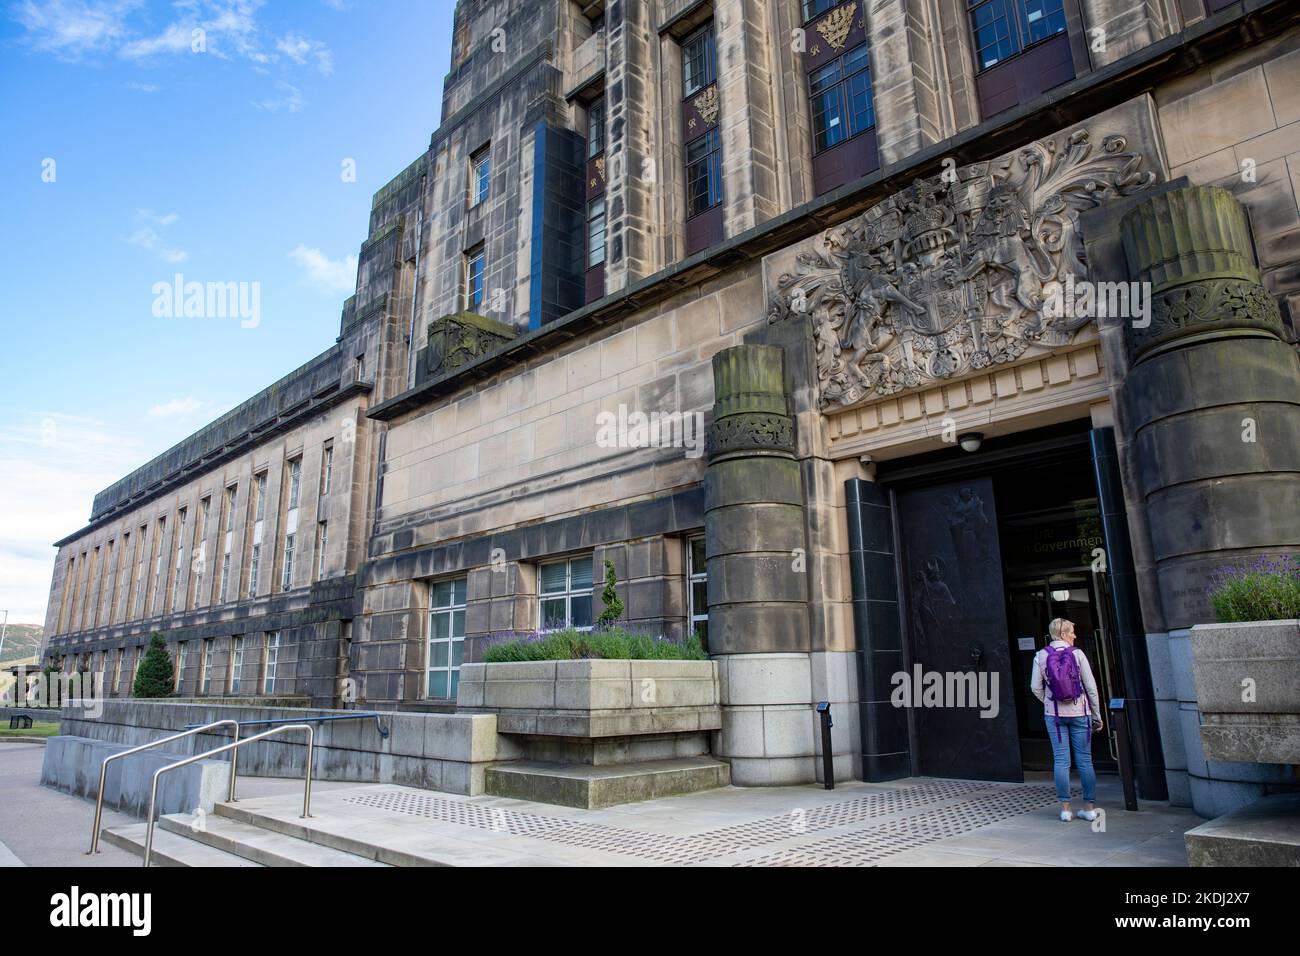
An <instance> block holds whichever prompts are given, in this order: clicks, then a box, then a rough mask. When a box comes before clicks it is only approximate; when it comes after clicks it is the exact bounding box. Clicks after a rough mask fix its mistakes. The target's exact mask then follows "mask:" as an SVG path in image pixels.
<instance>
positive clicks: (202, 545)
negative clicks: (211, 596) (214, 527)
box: [188, 495, 212, 607]
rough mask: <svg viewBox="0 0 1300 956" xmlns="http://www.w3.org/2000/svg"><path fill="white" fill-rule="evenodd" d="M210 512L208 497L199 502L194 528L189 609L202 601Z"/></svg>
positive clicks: (206, 565)
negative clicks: (197, 516) (196, 521)
mask: <svg viewBox="0 0 1300 956" xmlns="http://www.w3.org/2000/svg"><path fill="white" fill-rule="evenodd" d="M211 510H212V496H211V495H209V496H208V497H206V498H204V499H203V500H202V501H200V502H199V520H198V523H197V525H196V527H195V528H194V560H193V561H191V562H190V572H191V573H190V598H189V602H188V603H189V606H190V607H198V606H199V602H200V601H203V576H204V574H206V573H207V570H208V542H207V537H208V514H209V512H210V511H211ZM204 603H206V602H204Z"/></svg>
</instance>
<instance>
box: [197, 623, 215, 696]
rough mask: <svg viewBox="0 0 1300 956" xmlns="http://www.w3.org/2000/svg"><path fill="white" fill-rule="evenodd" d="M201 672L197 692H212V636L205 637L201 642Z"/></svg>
mask: <svg viewBox="0 0 1300 956" xmlns="http://www.w3.org/2000/svg"><path fill="white" fill-rule="evenodd" d="M202 654H203V662H202V674H203V678H202V680H201V682H200V684H199V693H200V694H203V695H204V696H207V695H208V694H209V693H211V692H212V638H210V637H209V638H205V639H204V641H203V644H202Z"/></svg>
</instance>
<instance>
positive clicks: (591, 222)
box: [587, 196, 606, 271]
mask: <svg viewBox="0 0 1300 956" xmlns="http://www.w3.org/2000/svg"><path fill="white" fill-rule="evenodd" d="M597 205H599V206H600V212H599V213H596V212H594V210H595V208H596V206H597ZM597 223H599V226H600V229H599V232H600V258H599V259H597V260H595V261H592V258H591V254H592V251H593V250H594V249H595V248H596V247H595V243H594V241H593V226H595V225H596V224H597ZM605 229H606V222H605V197H604V196H596V197H594V198H593V199H591V200H590V201H589V202H588V203H587V269H588V271H590V270H592V269H595V268H597V267H599V266H603V265H604V264H605V238H606V236H605Z"/></svg>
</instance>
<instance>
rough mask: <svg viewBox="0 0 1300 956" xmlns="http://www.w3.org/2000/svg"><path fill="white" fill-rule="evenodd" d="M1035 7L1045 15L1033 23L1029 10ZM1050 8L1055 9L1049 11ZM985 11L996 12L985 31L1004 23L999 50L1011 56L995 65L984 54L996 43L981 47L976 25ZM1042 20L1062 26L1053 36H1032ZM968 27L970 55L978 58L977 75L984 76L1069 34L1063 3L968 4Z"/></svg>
mask: <svg viewBox="0 0 1300 956" xmlns="http://www.w3.org/2000/svg"><path fill="white" fill-rule="evenodd" d="M1031 5H1033V6H1036V7H1039V8H1040V9H1042V10H1043V11H1045V12H1041V13H1040V14H1039V16H1038V17H1036V18H1035V19H1034V20H1033V21H1031V20H1030V19H1029V15H1030V12H1031V11H1030V9H1029V8H1030V6H1031ZM1047 7H1052V9H1051V10H1050V11H1046V8H1047ZM986 11H995V12H994V14H993V15H992V16H991V17H990V18H989V19H988V20H987V21H986V22H985V23H984V24H983V26H984V27H987V26H990V25H992V24H995V23H1005V24H1006V33H1005V34H1004V35H1002V36H1000V37H999V38H998V39H997V41H996V47H997V49H998V50H1002V49H1006V50H1008V51H1009V52H1007V53H1005V54H1002V55H999V56H998V58H997V59H995V60H994V61H993V62H992V63H986V62H985V60H986V57H985V56H984V55H983V52H982V51H984V50H989V49H993V48H994V45H995V44H994V43H985V44H984V45H983V46H981V45H980V35H979V29H980V26H978V25H977V20H976V18H977V16H978V15H980V14H981V13H984V12H986ZM1039 20H1042V21H1043V22H1044V23H1052V22H1053V21H1054V20H1055V21H1057V22H1059V24H1060V26H1059V27H1058V28H1056V29H1053V30H1052V31H1051V32H1050V33H1046V34H1043V35H1041V36H1038V37H1034V36H1033V29H1034V28H1033V25H1032V24H1033V23H1036V22H1038V21H1039ZM966 23H967V27H968V29H969V30H970V37H971V55H972V56H973V57H974V58H975V72H976V73H977V74H979V73H984V72H986V71H988V70H991V69H993V68H994V67H998V66H1002V65H1003V64H1004V63H1010V62H1011V61H1013V60H1015V59H1016V58H1017V57H1020V56H1023V55H1024V54H1025V53H1026V51H1028V50H1030V49H1032V48H1033V47H1036V46H1038V45H1039V44H1041V43H1046V42H1048V41H1049V40H1051V39H1053V38H1054V37H1057V36H1060V35H1061V34H1062V33H1065V34H1068V33H1069V32H1070V21H1069V17H1068V16H1067V15H1066V12H1065V3H1064V0H967V9H966Z"/></svg>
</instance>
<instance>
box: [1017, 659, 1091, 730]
mask: <svg viewBox="0 0 1300 956" xmlns="http://www.w3.org/2000/svg"><path fill="white" fill-rule="evenodd" d="M1051 646H1052V647H1069V645H1068V644H1066V643H1065V641H1052V645H1051ZM1074 659H1075V660H1076V661H1078V662H1079V677H1081V678H1082V679H1083V692H1084V694H1086V695H1087V698H1088V705H1089V706H1090V707H1091V708H1092V709H1091V710H1090V711H1085V710H1084V704H1083V698H1082V697H1080V698H1079V699H1078V700H1071V701H1064V700H1063V701H1061V710H1060V715H1061V716H1062V717H1083V716H1085V715H1086V714H1087V715H1091V716H1093V717H1100V716H1101V700H1100V699H1099V698H1098V697H1097V682H1096V681H1095V680H1094V679H1093V677H1092V668H1091V667H1089V666H1088V658H1087V656H1086V655H1085V654H1084V653H1083V651H1081V650H1079V649H1078V648H1077V647H1076V648H1075V649H1074ZM1046 667H1047V648H1045V647H1044V648H1041V649H1040V650H1039V651H1038V653H1037V654H1035V655H1034V676H1033V678H1032V679H1031V680H1030V682H1029V689H1030V690H1031V691H1033V693H1034V696H1035V697H1037V698H1038V699H1039V700H1041V701H1042V702H1043V707H1044V709H1045V710H1046V711H1047V715H1048V716H1049V717H1054V716H1056V714H1057V710H1056V703H1055V701H1053V700H1052V689H1051V688H1050V687H1048V686H1047V671H1046Z"/></svg>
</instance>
